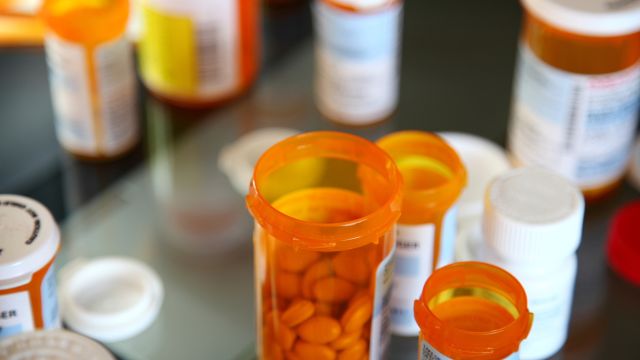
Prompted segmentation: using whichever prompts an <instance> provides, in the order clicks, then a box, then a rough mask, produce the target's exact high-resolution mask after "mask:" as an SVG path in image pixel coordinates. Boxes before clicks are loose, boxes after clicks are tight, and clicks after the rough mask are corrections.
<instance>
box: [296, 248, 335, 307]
mask: <svg viewBox="0 0 640 360" xmlns="http://www.w3.org/2000/svg"><path fill="white" fill-rule="evenodd" d="M331 275H333V265H332V264H331V260H330V259H326V258H325V259H320V261H317V262H316V263H315V264H313V265H311V266H310V267H309V269H307V271H306V272H305V273H304V276H303V277H302V295H303V296H304V297H306V298H307V299H311V298H312V297H313V285H314V284H315V282H316V281H318V280H320V279H322V278H325V277H328V276H331Z"/></svg>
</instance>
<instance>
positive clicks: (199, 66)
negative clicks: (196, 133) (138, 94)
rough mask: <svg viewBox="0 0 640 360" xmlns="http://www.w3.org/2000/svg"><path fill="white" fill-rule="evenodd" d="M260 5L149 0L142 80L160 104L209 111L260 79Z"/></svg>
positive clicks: (240, 0) (244, 0) (252, 1)
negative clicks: (258, 71) (258, 75)
mask: <svg viewBox="0 0 640 360" xmlns="http://www.w3.org/2000/svg"><path fill="white" fill-rule="evenodd" d="M259 11H260V7H259V2H258V0H180V1H175V0H145V1H144V2H143V3H142V19H143V21H142V22H143V29H142V31H141V36H140V40H139V60H140V71H141V75H142V80H143V82H144V83H145V85H146V87H147V88H148V89H149V90H150V91H151V92H152V93H153V94H154V95H156V96H157V97H158V98H160V99H162V100H164V101H167V102H169V103H172V104H174V105H178V106H183V107H209V106H215V105H218V104H220V103H222V102H224V101H227V100H230V99H232V98H233V97H236V96H238V95H240V94H241V93H243V92H245V91H246V90H248V89H249V87H250V86H251V85H252V84H253V82H254V81H255V79H256V75H257V70H258V62H259V54H258V46H259V45H258V44H259V39H260V35H259V31H258V30H259V23H260V21H259Z"/></svg>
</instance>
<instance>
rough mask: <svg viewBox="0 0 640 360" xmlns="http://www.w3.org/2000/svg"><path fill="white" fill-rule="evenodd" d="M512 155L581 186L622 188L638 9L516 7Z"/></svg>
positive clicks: (552, 1)
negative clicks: (519, 10) (518, 32)
mask: <svg viewBox="0 0 640 360" xmlns="http://www.w3.org/2000/svg"><path fill="white" fill-rule="evenodd" d="M521 2H522V4H523V5H524V8H525V18H524V27H523V30H522V39H521V44H520V56H519V59H518V66H517V71H516V78H515V82H514V93H513V104H512V111H511V125H510V131H509V141H508V142H509V150H510V152H511V155H512V157H513V160H514V162H515V163H516V164H518V165H526V166H542V167H546V168H548V169H550V170H553V171H555V172H557V173H559V174H561V175H563V176H565V177H567V178H568V179H570V180H571V181H572V182H573V183H574V184H575V185H577V186H579V187H580V188H581V190H582V191H583V192H584V195H585V197H586V198H587V200H594V199H598V198H600V197H602V196H604V195H606V194H608V193H610V192H611V191H612V190H613V189H615V188H616V187H617V185H619V183H620V182H621V179H622V176H623V174H624V172H625V170H626V166H627V163H628V159H629V154H630V150H631V145H632V141H633V138H634V134H635V129H636V125H637V119H638V101H639V100H640V1H608V0H581V1H573V0H521Z"/></svg>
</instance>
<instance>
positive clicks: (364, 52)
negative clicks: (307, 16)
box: [314, 1, 402, 124]
mask: <svg viewBox="0 0 640 360" xmlns="http://www.w3.org/2000/svg"><path fill="white" fill-rule="evenodd" d="M314 6H315V26H316V34H317V42H316V60H317V61H316V82H315V83H316V95H317V101H318V107H319V108H320V110H321V111H322V112H323V113H325V114H326V115H328V116H329V117H331V118H335V119H340V120H342V121H346V122H350V123H354V124H364V123H367V122H371V121H376V120H382V119H383V118H384V117H386V116H388V115H389V114H390V113H391V112H393V110H394V109H395V107H396V104H397V102H398V82H399V69H398V67H399V57H400V55H399V49H400V35H401V22H402V4H395V5H393V6H390V7H388V8H385V9H383V10H380V11H372V12H368V13H356V12H351V11H345V10H342V9H339V8H336V7H334V6H332V5H329V4H327V2H326V1H316V2H315V5H314Z"/></svg>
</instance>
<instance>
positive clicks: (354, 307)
mask: <svg viewBox="0 0 640 360" xmlns="http://www.w3.org/2000/svg"><path fill="white" fill-rule="evenodd" d="M372 310H373V306H372V304H371V300H370V299H369V298H368V297H363V298H361V300H359V301H356V302H354V303H353V304H351V305H350V306H349V307H348V308H347V311H345V312H344V314H343V315H342V318H341V319H340V323H341V324H342V326H343V327H344V331H345V332H353V331H357V330H358V329H361V328H362V326H363V325H364V324H365V323H366V322H367V321H369V319H370V318H371V312H372Z"/></svg>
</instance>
